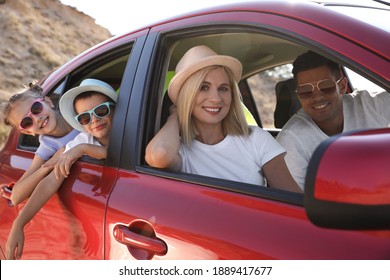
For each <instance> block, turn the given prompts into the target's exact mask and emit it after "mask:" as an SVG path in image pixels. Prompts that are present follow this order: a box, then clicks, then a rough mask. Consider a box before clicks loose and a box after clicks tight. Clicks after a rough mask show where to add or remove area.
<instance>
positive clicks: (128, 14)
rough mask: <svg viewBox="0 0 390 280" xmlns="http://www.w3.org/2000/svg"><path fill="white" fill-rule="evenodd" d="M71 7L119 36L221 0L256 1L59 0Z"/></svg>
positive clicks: (242, 0) (217, 3)
mask: <svg viewBox="0 0 390 280" xmlns="http://www.w3.org/2000/svg"><path fill="white" fill-rule="evenodd" d="M60 1H61V2H62V3H63V4H65V5H69V6H72V7H75V8H76V9H77V10H79V11H81V12H84V13H85V14H87V15H89V16H91V17H92V18H94V19H95V21H96V23H97V24H99V25H101V26H103V27H105V28H107V29H108V30H109V31H110V32H111V34H112V35H120V34H123V33H126V32H128V31H131V30H135V29H137V28H140V27H143V26H145V25H148V24H150V23H154V22H156V21H159V20H163V19H167V18H170V17H172V16H175V15H179V14H182V13H185V12H189V11H192V10H198V9H201V8H204V7H210V6H216V5H219V4H223V3H233V2H251V1H256V0H135V1H134V0H132V1H129V0H108V1H97V0H60Z"/></svg>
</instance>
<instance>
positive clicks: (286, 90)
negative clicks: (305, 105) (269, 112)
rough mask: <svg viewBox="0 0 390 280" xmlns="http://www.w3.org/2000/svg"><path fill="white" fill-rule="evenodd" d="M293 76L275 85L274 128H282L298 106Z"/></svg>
mask: <svg viewBox="0 0 390 280" xmlns="http://www.w3.org/2000/svg"><path fill="white" fill-rule="evenodd" d="M295 88H296V85H295V80H294V78H291V79H288V80H285V81H280V82H278V83H277V84H276V85H275V92H276V108H275V112H274V124H275V127H276V128H282V127H283V126H284V125H285V124H286V122H287V121H288V120H289V119H290V118H291V116H292V115H294V114H295V113H296V112H297V111H298V110H299V109H300V108H301V103H300V102H299V100H298V97H297V95H296V93H295Z"/></svg>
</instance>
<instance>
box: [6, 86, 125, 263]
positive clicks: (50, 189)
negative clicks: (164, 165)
mask: <svg viewBox="0 0 390 280" xmlns="http://www.w3.org/2000/svg"><path fill="white" fill-rule="evenodd" d="M116 100H117V94H116V92H115V90H114V89H113V88H112V87H111V86H110V85H108V84H106V83H105V82H102V81H100V80H96V79H86V80H84V81H82V82H81V84H80V85H79V86H78V87H75V88H73V89H71V90H69V91H67V92H66V93H65V94H64V95H63V96H62V97H61V99H60V111H61V113H62V115H63V116H64V118H65V119H66V121H67V122H69V124H70V125H71V126H72V127H73V128H75V129H77V130H79V131H81V133H80V134H79V135H77V137H75V139H73V140H72V141H70V142H69V143H68V144H67V145H66V148H65V151H64V153H63V154H62V155H59V156H58V157H57V158H56V159H55V160H53V161H52V162H50V163H47V164H45V165H44V167H47V168H51V169H53V168H54V170H53V171H52V172H51V173H50V174H49V175H47V176H46V177H45V178H44V179H43V180H42V181H40V182H39V184H38V185H37V186H36V188H35V190H34V192H33V193H32V195H31V196H30V198H29V200H28V201H27V203H26V205H25V207H24V208H23V211H21V212H20V213H19V215H18V217H17V218H16V219H15V221H14V223H13V225H12V229H11V232H10V235H9V237H8V240H7V249H6V256H7V259H14V258H17V259H19V258H20V257H21V255H22V251H23V243H24V232H23V231H24V227H25V225H26V224H27V223H28V222H29V221H30V220H31V219H32V218H33V217H34V216H35V214H36V213H38V211H39V210H40V209H41V208H42V206H43V205H44V204H45V203H46V202H47V201H48V200H49V199H50V197H51V196H52V195H53V194H54V193H55V192H57V190H58V189H59V187H60V186H61V184H62V182H63V181H64V180H65V178H66V177H67V176H68V175H69V172H70V169H71V167H72V165H73V163H74V162H75V161H76V160H77V159H79V158H80V157H82V156H83V155H88V156H90V157H93V158H97V159H105V158H106V156H107V146H108V142H109V137H110V132H111V127H112V118H113V111H114V107H115V103H116Z"/></svg>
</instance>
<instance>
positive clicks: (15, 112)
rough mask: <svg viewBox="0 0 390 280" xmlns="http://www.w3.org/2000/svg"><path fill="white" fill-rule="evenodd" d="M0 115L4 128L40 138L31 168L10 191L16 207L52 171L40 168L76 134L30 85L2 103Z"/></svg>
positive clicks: (35, 87) (47, 100) (35, 88)
mask: <svg viewBox="0 0 390 280" xmlns="http://www.w3.org/2000/svg"><path fill="white" fill-rule="evenodd" d="M1 111H2V112H3V114H4V123H5V124H7V125H10V126H12V127H14V128H16V129H19V130H20V132H21V133H22V134H27V135H39V143H40V144H39V147H38V149H37V151H36V152H35V156H34V158H33V160H32V163H31V165H30V166H29V168H28V169H27V170H26V172H25V173H24V174H23V175H22V177H21V178H20V179H19V180H18V181H17V182H16V183H15V185H14V186H13V188H12V195H11V201H12V203H13V204H14V205H18V204H19V203H20V202H22V201H23V200H25V199H26V198H27V197H28V196H30V195H31V193H32V192H33V190H34V188H35V187H36V185H37V184H38V183H39V182H40V180H42V179H43V178H44V177H45V176H46V175H47V174H48V173H49V172H50V171H51V169H50V168H42V167H41V166H42V164H43V163H45V162H46V161H48V160H49V159H50V158H51V157H53V155H54V154H55V153H56V152H57V151H58V150H60V149H62V148H63V147H64V146H65V144H66V143H68V142H69V141H70V140H72V139H74V138H75V137H76V135H77V134H78V133H79V131H77V130H76V129H74V128H73V127H72V126H71V125H69V124H68V122H66V120H65V119H64V118H63V117H62V115H61V114H60V113H59V112H58V111H56V110H54V105H53V102H52V101H51V100H50V99H49V98H48V97H45V96H42V89H41V88H40V87H39V86H38V85H36V84H30V86H29V88H28V89H26V90H25V91H23V92H22V93H18V94H15V95H13V96H11V98H10V99H9V100H8V101H7V102H4V103H2V110H1ZM61 153H62V151H61Z"/></svg>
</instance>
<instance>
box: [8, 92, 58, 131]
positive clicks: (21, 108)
mask: <svg viewBox="0 0 390 280" xmlns="http://www.w3.org/2000/svg"><path fill="white" fill-rule="evenodd" d="M38 100H41V101H38ZM36 101H38V102H40V103H41V104H42V111H41V112H40V113H39V114H33V113H31V106H32V104H33V103H34V102H36ZM52 108H53V103H52V102H51V101H50V99H48V98H45V99H38V98H33V97H27V98H25V99H21V100H19V101H16V102H15V103H14V104H13V105H12V108H11V109H10V112H9V117H8V119H9V121H10V122H11V123H12V124H13V125H14V126H15V127H18V128H19V129H20V131H21V133H23V134H30V135H53V136H55V134H56V128H57V114H56V113H55V111H54V110H53V109H52ZM25 117H30V118H31V120H32V123H31V125H30V126H28V127H23V128H22V127H20V123H21V121H22V120H23V119H24V118H25Z"/></svg>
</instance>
